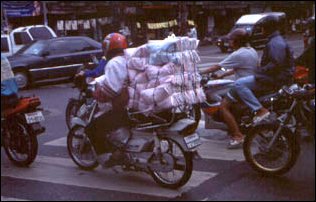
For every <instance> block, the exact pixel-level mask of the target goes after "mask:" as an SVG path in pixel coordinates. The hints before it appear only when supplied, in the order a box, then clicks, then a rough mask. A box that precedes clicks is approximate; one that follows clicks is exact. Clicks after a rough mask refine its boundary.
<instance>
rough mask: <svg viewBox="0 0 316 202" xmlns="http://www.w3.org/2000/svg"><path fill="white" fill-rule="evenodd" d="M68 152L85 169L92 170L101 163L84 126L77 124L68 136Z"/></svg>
mask: <svg viewBox="0 0 316 202" xmlns="http://www.w3.org/2000/svg"><path fill="white" fill-rule="evenodd" d="M67 148H68V153H69V155H70V157H71V158H72V160H73V161H74V162H75V163H76V164H77V165H78V166H79V167H80V168H82V169H84V170H92V169H94V168H96V167H97V166H98V165H99V164H98V162H97V160H96V156H95V153H94V150H93V147H92V144H91V142H90V140H89V138H88V137H87V135H86V134H85V131H84V127H82V126H79V125H75V126H74V127H73V128H72V129H71V130H70V131H69V134H68V136H67Z"/></svg>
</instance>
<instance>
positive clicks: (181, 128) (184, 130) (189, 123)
mask: <svg viewBox="0 0 316 202" xmlns="http://www.w3.org/2000/svg"><path fill="white" fill-rule="evenodd" d="M195 124H196V122H195V121H194V120H192V119H180V120H178V121H176V122H175V123H173V124H172V125H171V126H170V127H167V128H163V129H161V130H159V131H158V132H159V133H166V134H168V135H186V134H191V133H193V132H194V131H195Z"/></svg>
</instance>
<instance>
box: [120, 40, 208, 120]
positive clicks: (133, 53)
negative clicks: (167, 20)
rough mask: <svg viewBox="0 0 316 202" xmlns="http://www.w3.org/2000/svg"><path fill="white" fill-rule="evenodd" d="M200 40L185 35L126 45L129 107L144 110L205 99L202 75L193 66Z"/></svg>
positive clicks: (198, 58)
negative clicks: (129, 46) (134, 46)
mask: <svg viewBox="0 0 316 202" xmlns="http://www.w3.org/2000/svg"><path fill="white" fill-rule="evenodd" d="M198 43H199V41H198V40H196V39H190V38H188V37H177V38H171V39H166V40H159V41H158V40H157V41H150V42H149V43H148V44H145V45H143V46H140V47H138V48H132V49H126V50H125V56H126V57H127V61H128V62H127V66H128V72H129V83H130V86H129V89H128V91H129V96H130V100H129V105H128V107H129V108H132V109H134V110H137V111H140V112H143V113H144V114H145V115H148V114H150V112H159V111H163V110H166V109H170V108H174V107H179V106H184V105H190V104H196V103H200V102H204V100H205V94H204V92H203V89H201V88H200V80H201V76H200V75H199V74H198V72H197V69H196V63H197V62H199V61H200V57H199V55H198V54H197V52H196V48H197V46H198Z"/></svg>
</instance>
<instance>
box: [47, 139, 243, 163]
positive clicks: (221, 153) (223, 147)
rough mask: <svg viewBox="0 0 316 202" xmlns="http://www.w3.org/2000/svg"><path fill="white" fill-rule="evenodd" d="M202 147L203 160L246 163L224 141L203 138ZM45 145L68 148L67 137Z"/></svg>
mask: <svg viewBox="0 0 316 202" xmlns="http://www.w3.org/2000/svg"><path fill="white" fill-rule="evenodd" d="M201 140H202V145H201V146H199V147H198V151H199V153H200V155H201V157H202V158H204V159H219V160H227V161H232V160H236V161H244V160H245V158H244V154H243V152H242V149H233V150H229V149H227V142H225V141H222V140H208V139H205V138H203V137H202V138H201ZM44 145H49V146H56V147H57V146H59V147H67V137H62V138H59V139H56V140H53V141H50V142H47V143H45V144H44Z"/></svg>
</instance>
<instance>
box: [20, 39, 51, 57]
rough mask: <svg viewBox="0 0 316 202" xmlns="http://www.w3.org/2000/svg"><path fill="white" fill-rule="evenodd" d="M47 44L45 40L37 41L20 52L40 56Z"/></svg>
mask: <svg viewBox="0 0 316 202" xmlns="http://www.w3.org/2000/svg"><path fill="white" fill-rule="evenodd" d="M46 47H47V45H46V43H45V42H44V41H37V42H35V43H33V44H30V45H27V46H25V47H23V49H22V51H19V52H18V53H19V54H24V55H38V56H40V55H41V53H42V52H43V51H44V50H45V49H46Z"/></svg>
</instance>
